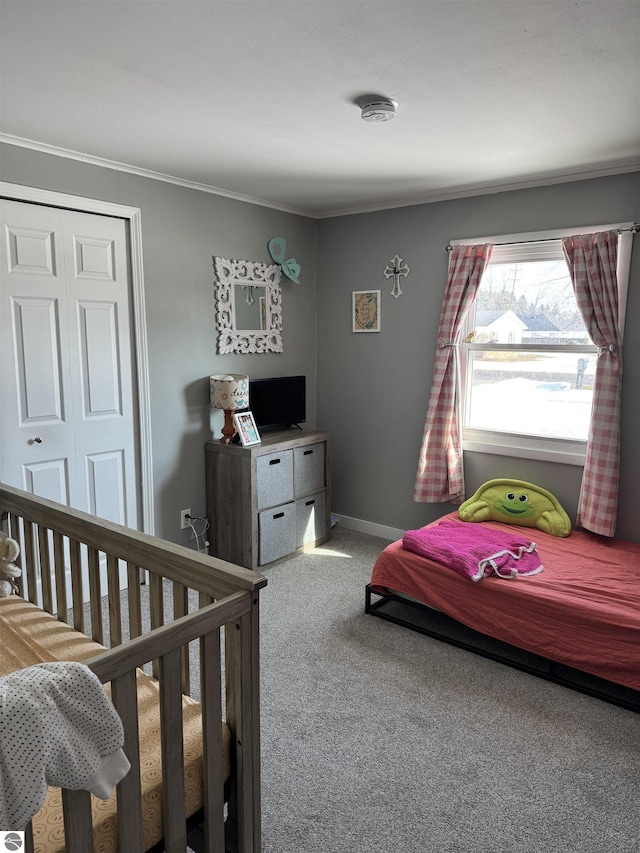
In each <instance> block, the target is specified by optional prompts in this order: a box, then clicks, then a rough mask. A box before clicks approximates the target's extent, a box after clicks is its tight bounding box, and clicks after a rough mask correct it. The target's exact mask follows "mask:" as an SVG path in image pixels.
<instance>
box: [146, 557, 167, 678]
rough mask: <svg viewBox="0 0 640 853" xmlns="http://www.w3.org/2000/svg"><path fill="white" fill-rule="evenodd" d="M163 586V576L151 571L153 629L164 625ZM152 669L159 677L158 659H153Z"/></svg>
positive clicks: (150, 606)
mask: <svg viewBox="0 0 640 853" xmlns="http://www.w3.org/2000/svg"><path fill="white" fill-rule="evenodd" d="M162 587H163V584H162V577H161V576H160V575H157V574H156V573H155V572H149V615H150V619H151V628H152V629H153V628H159V627H160V626H161V625H164V593H163V588H162ZM152 671H153V677H154V678H158V677H159V675H160V669H159V667H158V662H157V661H156V660H154V661H153V665H152Z"/></svg>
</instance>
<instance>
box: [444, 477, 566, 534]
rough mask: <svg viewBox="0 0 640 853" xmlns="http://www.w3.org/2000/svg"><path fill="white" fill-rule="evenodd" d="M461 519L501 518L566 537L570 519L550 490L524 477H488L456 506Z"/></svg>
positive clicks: (489, 519)
mask: <svg viewBox="0 0 640 853" xmlns="http://www.w3.org/2000/svg"><path fill="white" fill-rule="evenodd" d="M458 515H459V516H460V518H461V519H462V520H463V521H502V522H504V523H505V524H520V525H522V526H523V527H536V528H537V529H538V530H543V531H544V532H545V533H550V534H551V535H552V536H568V535H569V534H570V533H571V520H570V519H569V516H568V515H567V513H566V512H565V511H564V509H563V508H562V506H561V505H560V502H559V501H558V500H557V498H555V497H554V496H553V495H552V494H551V492H548V491H547V490H546V489H542V488H540V486H534V485H533V484H532V483H526V482H525V481H524V480H508V479H504V480H503V479H500V480H488V481H487V482H486V483H484V484H483V485H482V486H480V488H479V489H478V491H477V492H476V493H475V495H473V497H470V498H469V499H468V500H466V501H465V502H464V503H463V504H461V505H460V507H459V508H458Z"/></svg>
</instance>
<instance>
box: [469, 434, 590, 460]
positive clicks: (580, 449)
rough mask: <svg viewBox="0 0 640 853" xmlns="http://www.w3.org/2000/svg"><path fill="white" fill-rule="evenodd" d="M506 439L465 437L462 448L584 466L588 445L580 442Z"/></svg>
mask: <svg viewBox="0 0 640 853" xmlns="http://www.w3.org/2000/svg"><path fill="white" fill-rule="evenodd" d="M504 439H505V440H504V441H502V440H501V441H499V442H497V441H496V442H494V441H487V440H486V439H484V440H482V439H477V438H473V439H471V438H465V439H463V442H462V449H463V451H464V452H465V453H491V454H493V455H495V456H513V457H517V458H518V459H537V460H538V461H540V462H556V463H558V464H561V465H579V466H581V467H584V461H585V456H586V447H585V445H584V444H583V443H582V442H580V443H576V444H575V445H572V444H571V443H567V446H563V445H564V444H565V443H564V442H556V441H553V440H551V441H549V443H548V444H547V445H546V446H545V445H544V444H540V445H538V446H532V445H531V444H529V443H528V442H527V441H526V440H523V439H522V437H521V436H505V437H504Z"/></svg>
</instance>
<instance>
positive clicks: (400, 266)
mask: <svg viewBox="0 0 640 853" xmlns="http://www.w3.org/2000/svg"><path fill="white" fill-rule="evenodd" d="M410 272H411V269H410V268H409V267H408V266H407V265H406V264H405V262H404V260H403V259H402V258H401V257H400V255H396V256H395V257H393V258H391V260H390V261H389V263H388V264H387V266H386V268H385V271H384V274H385V275H386V277H387V278H391V276H393V289H392V291H391V295H392V296H393V297H394V298H395V299H397V298H398V296H400V294H401V293H402V288H401V287H400V276H401V275H403V276H404V277H405V278H406V277H407V276H408V275H409V273H410Z"/></svg>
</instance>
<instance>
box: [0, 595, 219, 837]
mask: <svg viewBox="0 0 640 853" xmlns="http://www.w3.org/2000/svg"><path fill="white" fill-rule="evenodd" d="M0 648H2V650H3V653H2V656H0V676H2V675H8V674H9V673H10V672H14V671H15V670H17V669H21V668H23V667H26V666H33V665H35V664H38V663H47V662H50V661H59V660H74V661H78V662H81V663H82V662H85V661H87V660H88V659H89V658H92V657H94V656H95V655H96V654H99V653H100V652H103V651H104V647H103V646H101V645H100V644H99V643H96V642H94V641H93V640H91V639H89V638H88V637H86V636H84V634H81V633H80V632H78V631H75V630H74V629H73V628H71V627H69V626H68V625H65V624H63V623H62V622H59V621H58V620H57V619H56V618H54V617H53V616H51V615H50V614H49V613H46V612H44V611H42V610H40V609H39V608H38V607H35V606H34V605H33V604H31V603H30V602H28V601H24V600H23V599H22V598H19V597H18V596H10V597H8V598H0ZM137 686H138V719H139V734H140V775H141V783H142V801H143V836H144V845H145V849H148V848H149V847H151V846H153V845H154V844H156V843H157V842H158V841H160V839H161V838H162V837H163V835H164V830H163V822H162V763H161V750H160V709H159V702H158V684H157V682H156V681H155V679H153V678H151V677H149V676H147V675H146V674H145V673H144V672H142V671H139V672H138V676H137ZM105 689H106V690H107V691H108V689H109V688H108V686H107V687H106V688H105ZM182 711H183V732H184V734H183V739H184V764H185V775H184V779H185V804H186V807H187V814H193V813H194V812H196V811H197V810H198V809H199V808H201V806H202V802H203V801H202V721H201V716H200V705H199V703H197V702H194V701H193V700H191V699H190V698H188V697H187V696H184V697H183V700H182ZM222 725H223V749H224V777H225V779H226V778H227V777H228V775H229V773H230V767H231V765H230V734H229V729H228V727H227V725H226V723H224V722H223V724H222ZM91 808H92V812H93V826H94V846H95V851H96V853H112V851H116V850H117V849H118V840H117V817H116V797H115V793H114V795H113V796H112V797H110V798H109V799H108V800H100V799H98V798H97V797H95V796H93V795H92V796H91ZM32 826H33V834H34V845H35V851H36V853H64V850H65V844H64V829H63V824H62V795H61V792H60V789H59V788H49V791H48V793H47V798H46V800H45V802H44V805H43V806H42V808H41V809H40V811H39V812H38V813H37V814H36V815H35V816H34V818H33V821H32ZM2 828H4V827H2ZM9 828H17V827H9Z"/></svg>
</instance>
